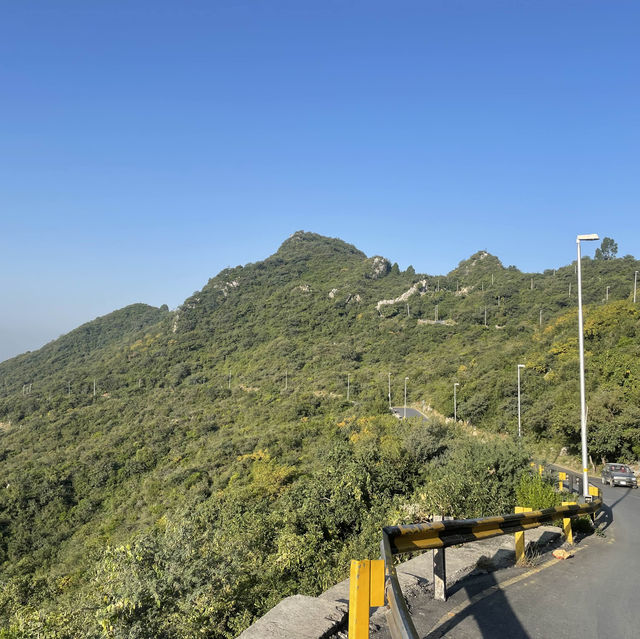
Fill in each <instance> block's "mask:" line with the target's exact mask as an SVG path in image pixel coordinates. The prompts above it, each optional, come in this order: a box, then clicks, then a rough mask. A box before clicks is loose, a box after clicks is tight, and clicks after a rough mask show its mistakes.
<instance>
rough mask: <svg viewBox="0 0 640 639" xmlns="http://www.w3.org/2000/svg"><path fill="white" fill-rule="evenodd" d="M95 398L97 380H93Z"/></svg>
mask: <svg viewBox="0 0 640 639" xmlns="http://www.w3.org/2000/svg"><path fill="white" fill-rule="evenodd" d="M93 396H94V397H95V396H96V380H95V378H94V380H93Z"/></svg>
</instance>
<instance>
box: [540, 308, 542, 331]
mask: <svg viewBox="0 0 640 639" xmlns="http://www.w3.org/2000/svg"><path fill="white" fill-rule="evenodd" d="M540 328H542V309H540Z"/></svg>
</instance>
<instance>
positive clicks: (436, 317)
mask: <svg viewBox="0 0 640 639" xmlns="http://www.w3.org/2000/svg"><path fill="white" fill-rule="evenodd" d="M435 320H436V322H437V321H438V305H437V304H436V310H435Z"/></svg>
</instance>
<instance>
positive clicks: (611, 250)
mask: <svg viewBox="0 0 640 639" xmlns="http://www.w3.org/2000/svg"><path fill="white" fill-rule="evenodd" d="M617 254H618V243H617V242H616V241H615V240H614V239H613V238H611V237H605V238H604V239H603V240H602V244H601V245H600V248H599V249H596V254H595V259H596V260H613V259H615V256H616V255H617Z"/></svg>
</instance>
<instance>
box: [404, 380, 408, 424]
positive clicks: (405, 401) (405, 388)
mask: <svg viewBox="0 0 640 639" xmlns="http://www.w3.org/2000/svg"><path fill="white" fill-rule="evenodd" d="M408 379H409V378H408V377H405V378H404V418H405V419H407V380H408Z"/></svg>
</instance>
